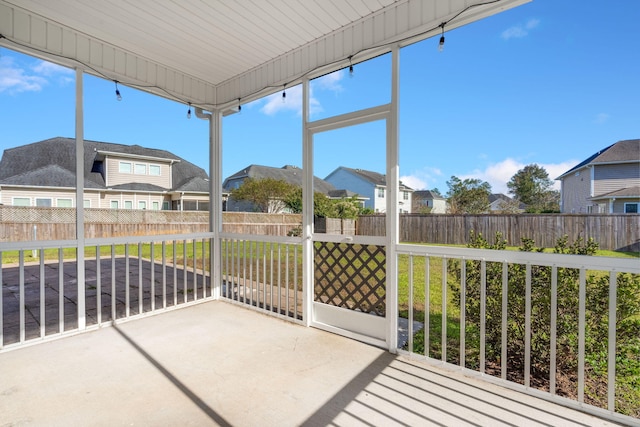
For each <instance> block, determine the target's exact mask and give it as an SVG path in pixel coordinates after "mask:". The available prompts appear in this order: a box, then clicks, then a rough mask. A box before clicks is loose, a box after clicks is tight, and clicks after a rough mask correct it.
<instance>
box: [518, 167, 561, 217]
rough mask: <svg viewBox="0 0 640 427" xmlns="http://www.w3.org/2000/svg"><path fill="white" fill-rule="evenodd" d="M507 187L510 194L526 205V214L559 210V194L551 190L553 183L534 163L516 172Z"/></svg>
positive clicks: (543, 170) (544, 171)
mask: <svg viewBox="0 0 640 427" xmlns="http://www.w3.org/2000/svg"><path fill="white" fill-rule="evenodd" d="M507 187H508V188H509V193H510V194H513V195H514V196H515V198H516V199H517V200H519V201H520V202H522V203H524V204H526V205H527V212H553V211H558V210H559V201H560V194H559V193H558V192H557V191H556V190H553V188H552V187H553V181H552V180H551V179H550V178H549V174H548V173H547V171H546V170H545V169H544V168H543V167H541V166H538V165H537V164H535V163H534V164H530V165H527V166H525V167H524V168H522V169H520V170H519V171H518V172H516V174H515V175H513V176H512V177H511V179H510V180H509V182H508V183H507Z"/></svg>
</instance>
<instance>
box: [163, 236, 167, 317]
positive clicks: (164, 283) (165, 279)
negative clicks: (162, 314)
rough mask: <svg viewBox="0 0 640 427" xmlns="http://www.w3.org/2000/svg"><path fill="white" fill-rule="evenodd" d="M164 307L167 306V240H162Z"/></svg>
mask: <svg viewBox="0 0 640 427" xmlns="http://www.w3.org/2000/svg"><path fill="white" fill-rule="evenodd" d="M162 308H163V309H165V308H167V242H166V240H163V241H162Z"/></svg>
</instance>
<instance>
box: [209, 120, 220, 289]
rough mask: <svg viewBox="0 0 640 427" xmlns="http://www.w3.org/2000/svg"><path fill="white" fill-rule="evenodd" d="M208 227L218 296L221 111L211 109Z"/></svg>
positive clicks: (212, 272)
mask: <svg viewBox="0 0 640 427" xmlns="http://www.w3.org/2000/svg"><path fill="white" fill-rule="evenodd" d="M209 176H210V179H209V183H210V186H211V187H210V189H209V194H210V196H209V197H210V199H209V229H210V231H213V241H212V242H211V248H210V256H211V259H210V266H211V271H210V272H209V277H210V278H211V292H212V293H213V295H212V296H213V298H215V299H218V298H220V288H221V286H222V271H221V265H220V263H221V250H222V243H221V241H220V233H221V232H222V112H221V111H220V110H215V111H213V113H212V115H211V117H210V119H209Z"/></svg>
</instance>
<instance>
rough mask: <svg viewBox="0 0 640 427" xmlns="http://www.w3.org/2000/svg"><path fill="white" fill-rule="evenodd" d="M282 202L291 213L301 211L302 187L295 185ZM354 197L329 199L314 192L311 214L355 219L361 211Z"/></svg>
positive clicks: (322, 194) (322, 216)
mask: <svg viewBox="0 0 640 427" xmlns="http://www.w3.org/2000/svg"><path fill="white" fill-rule="evenodd" d="M283 201H284V204H285V206H286V207H288V208H289V209H290V210H291V212H293V213H301V212H302V188H300V187H296V188H295V189H294V190H293V191H291V192H290V193H289V194H288V195H287V196H286V197H285V198H284V199H283ZM361 211H362V209H361V208H360V206H359V203H358V200H357V199H356V198H355V197H352V198H343V199H330V198H329V197H328V196H327V195H326V194H324V193H320V192H316V193H315V194H314V196H313V215H314V216H317V217H321V218H342V219H355V218H357V217H358V215H359V214H360V213H361Z"/></svg>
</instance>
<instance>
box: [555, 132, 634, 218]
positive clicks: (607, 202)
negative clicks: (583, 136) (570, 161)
mask: <svg viewBox="0 0 640 427" xmlns="http://www.w3.org/2000/svg"><path fill="white" fill-rule="evenodd" d="M556 179H557V180H560V182H561V190H560V192H561V197H560V210H561V212H563V213H638V212H639V209H638V208H639V205H640V139H629V140H625V141H618V142H616V143H615V144H613V145H610V146H608V147H606V148H604V149H602V150H600V151H598V152H597V153H595V154H593V155H591V156H589V157H588V158H587V159H585V160H584V161H582V162H580V163H578V164H577V165H576V166H574V167H573V168H571V169H569V170H568V171H567V172H565V173H563V174H562V175H560V176H559V177H558V178H556Z"/></svg>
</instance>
